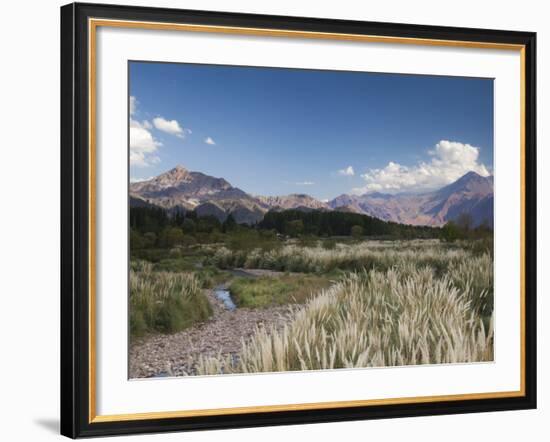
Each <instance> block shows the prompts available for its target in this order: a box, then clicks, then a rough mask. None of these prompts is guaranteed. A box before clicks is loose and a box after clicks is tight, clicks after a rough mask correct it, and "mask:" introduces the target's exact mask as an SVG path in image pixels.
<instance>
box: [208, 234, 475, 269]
mask: <svg viewBox="0 0 550 442" xmlns="http://www.w3.org/2000/svg"><path fill="white" fill-rule="evenodd" d="M473 256H474V254H473V253H472V252H470V251H468V250H466V249H465V248H463V247H446V246H443V245H441V244H440V243H439V242H438V241H437V240H436V241H391V242H390V241H365V242H361V243H359V244H337V245H336V246H335V247H333V248H328V249H327V248H326V247H323V245H322V244H318V245H316V246H314V247H300V246H297V245H286V246H284V247H281V248H279V249H276V250H269V251H266V250H261V249H255V250H253V251H251V252H245V251H241V250H230V249H228V248H225V247H221V248H219V249H218V250H217V251H216V253H215V254H214V255H213V256H212V257H211V258H210V260H211V262H212V263H213V264H214V265H216V266H218V267H220V268H231V267H246V268H263V269H271V270H279V271H290V272H318V273H321V272H322V273H327V272H331V271H334V270H351V271H358V270H362V269H365V268H366V269H377V270H388V269H389V268H391V267H393V266H396V265H398V266H400V265H404V264H408V263H414V264H415V266H416V267H417V268H420V267H425V266H430V267H432V268H433V269H434V270H435V271H436V273H437V274H442V273H443V272H445V271H446V270H448V268H449V267H450V266H453V265H457V264H458V263H460V262H463V261H464V260H465V259H467V258H469V257H473Z"/></svg>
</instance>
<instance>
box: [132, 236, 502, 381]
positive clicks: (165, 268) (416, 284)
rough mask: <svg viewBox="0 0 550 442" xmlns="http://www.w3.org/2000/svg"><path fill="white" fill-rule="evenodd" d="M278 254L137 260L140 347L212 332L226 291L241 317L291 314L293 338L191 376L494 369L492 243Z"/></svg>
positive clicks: (219, 252)
mask: <svg viewBox="0 0 550 442" xmlns="http://www.w3.org/2000/svg"><path fill="white" fill-rule="evenodd" d="M270 242H271V245H272V247H270V246H269V244H267V243H262V244H261V247H253V243H250V242H246V244H245V245H243V242H242V241H241V242H239V241H234V242H233V243H232V242H231V241H225V242H224V243H223V244H212V243H209V244H203V245H200V244H198V245H193V246H192V247H189V248H178V249H171V250H160V249H159V250H149V251H147V253H148V254H149V256H142V257H141V260H137V259H135V260H134V264H133V266H132V271H131V277H130V280H131V296H130V311H131V318H130V323H131V332H132V335H133V336H140V335H143V334H147V333H150V332H160V333H171V332H174V331H178V330H183V329H185V328H187V327H190V326H193V325H194V324H198V323H200V322H202V321H204V320H206V319H207V318H209V317H210V315H211V312H212V309H211V306H210V305H209V303H208V299H207V298H206V296H205V294H204V290H205V289H206V288H209V287H213V286H216V285H218V284H221V283H223V284H225V285H226V286H227V287H228V288H229V290H230V292H231V295H232V297H233V300H234V302H235V303H236V304H237V306H238V307H247V308H267V307H270V306H280V305H285V304H288V305H289V308H290V309H291V311H292V314H291V317H290V320H289V322H288V323H287V324H286V326H285V327H284V329H282V330H281V329H280V328H279V329H264V328H261V329H258V330H257V331H256V333H255V335H254V336H252V338H251V339H249V340H247V341H243V344H242V349H241V351H240V352H239V353H238V355H224V354H220V355H219V356H217V357H204V356H201V357H200V359H199V360H198V361H197V362H196V364H194V368H193V372H190V373H188V374H202V375H212V374H221V373H250V372H269V371H292V370H316V369H327V368H344V367H345V368H350V367H370V366H395V365H413V364H427V363H429V364H437V363H454V362H478V361H490V360H492V359H493V339H494V337H493V320H492V317H493V257H492V247H491V243H490V242H488V241H484V240H478V241H457V242H453V243H446V242H441V241H439V240H395V241H382V240H340V239H338V238H330V239H315V238H308V239H298V240H295V239H291V240H285V241H279V242H273V240H272V239H270ZM144 258H145V259H144ZM147 258H149V259H147ZM234 268H245V269H247V268H248V269H265V270H272V271H278V272H283V273H281V274H268V275H265V276H259V277H257V278H245V277H238V276H233V275H232V274H231V273H230V270H231V269H234ZM235 356H236V357H235Z"/></svg>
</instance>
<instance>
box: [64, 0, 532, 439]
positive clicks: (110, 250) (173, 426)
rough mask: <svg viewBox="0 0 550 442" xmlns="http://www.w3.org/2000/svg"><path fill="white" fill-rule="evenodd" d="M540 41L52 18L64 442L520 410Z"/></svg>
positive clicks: (91, 14)
mask: <svg viewBox="0 0 550 442" xmlns="http://www.w3.org/2000/svg"><path fill="white" fill-rule="evenodd" d="M535 43H536V36H535V34H533V33H527V32H511V31H496V30H481V29H465V28H445V27H433V26H421V25H403V24H390V23H374V22H356V21H341V20H327V19H313V18H297V17H275V16H262V15H247V14H233V13H221V12H204V11H185V10H175V9H158V8H143V7H126V6H114V5H93V4H71V5H67V6H64V7H62V8H61V149H62V155H61V156H62V160H61V161H62V164H61V198H62V227H61V270H62V274H61V350H62V352H61V403H62V407H61V432H62V434H64V435H66V436H69V437H73V438H74V437H81V436H102V435H114V434H130V433H141V432H160V431H180V430H198V429H209V428H212V429H213V428H238V427H246V426H260V425H282V424H296V423H313V422H327V421H343V420H353V419H374V418H389V417H401V416H420V415H433V414H449V413H470V412H481V411H496V410H512V409H527V408H534V407H535V406H536V354H535V348H536V345H535V344H536V341H535V339H536V322H535V321H536V315H535V307H536V302H535V295H536V286H535V270H536V255H535V248H536V247H535V246H536V225H535V222H536V220H535V214H536V207H535V202H536V194H535V193H536V176H535V133H536V131H535V121H536V118H535V110H536V108H535V53H536V49H535Z"/></svg>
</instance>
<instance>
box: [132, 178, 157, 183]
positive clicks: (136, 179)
mask: <svg viewBox="0 0 550 442" xmlns="http://www.w3.org/2000/svg"><path fill="white" fill-rule="evenodd" d="M153 178H154V177H152V176H150V177H149V178H135V177H130V183H143V182H144V181H149V180H152V179H153Z"/></svg>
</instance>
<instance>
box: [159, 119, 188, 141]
mask: <svg viewBox="0 0 550 442" xmlns="http://www.w3.org/2000/svg"><path fill="white" fill-rule="evenodd" d="M153 125H154V126H155V128H156V129H158V130H160V131H162V132H166V133H167V134H170V135H175V136H176V137H180V138H183V137H184V136H185V133H189V132H190V131H189V130H187V129H184V128H182V127H181V126H180V124H179V123H178V122H177V120H166V119H164V118H162V117H156V118H153Z"/></svg>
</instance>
